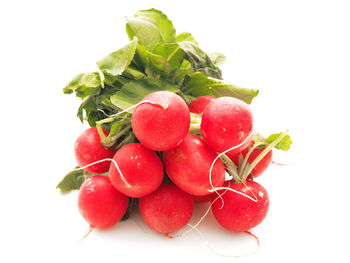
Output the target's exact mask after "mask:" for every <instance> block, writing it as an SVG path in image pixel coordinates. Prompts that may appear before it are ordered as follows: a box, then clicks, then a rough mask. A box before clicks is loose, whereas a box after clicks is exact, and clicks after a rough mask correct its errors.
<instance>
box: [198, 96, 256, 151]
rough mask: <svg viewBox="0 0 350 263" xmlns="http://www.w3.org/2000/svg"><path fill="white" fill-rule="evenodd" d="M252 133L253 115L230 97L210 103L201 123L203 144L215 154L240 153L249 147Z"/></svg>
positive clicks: (239, 101)
mask: <svg viewBox="0 0 350 263" xmlns="http://www.w3.org/2000/svg"><path fill="white" fill-rule="evenodd" d="M252 131H253V115H252V113H251V111H250V109H249V107H248V105H247V104H246V103H245V102H243V101H241V100H238V99H235V98H232V97H221V98H218V99H216V100H213V101H211V102H210V103H209V104H208V106H207V107H206V108H205V110H204V112H203V116H202V122H201V132H202V136H203V140H204V142H205V143H206V144H207V145H208V146H209V147H210V148H211V149H212V150H214V151H216V152H224V151H226V150H228V149H230V148H232V147H235V146H238V147H237V148H236V149H232V150H231V151H230V152H240V151H241V150H242V149H244V148H246V147H247V146H248V145H249V142H250V139H251V135H252Z"/></svg>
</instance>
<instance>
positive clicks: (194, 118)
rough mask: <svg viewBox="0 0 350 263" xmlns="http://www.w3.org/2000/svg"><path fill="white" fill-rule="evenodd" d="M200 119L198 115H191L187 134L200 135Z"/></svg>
mask: <svg viewBox="0 0 350 263" xmlns="http://www.w3.org/2000/svg"><path fill="white" fill-rule="evenodd" d="M201 122H202V117H201V116H200V115H199V114H196V113H191V124H190V130H189V133H191V134H200V133H201Z"/></svg>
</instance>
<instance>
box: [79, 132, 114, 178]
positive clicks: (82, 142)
mask: <svg viewBox="0 0 350 263" xmlns="http://www.w3.org/2000/svg"><path fill="white" fill-rule="evenodd" d="M102 131H103V133H104V134H105V135H106V136H107V135H108V131H106V130H104V129H103V130H102ZM74 150H75V157H76V159H77V162H78V165H79V166H80V167H83V166H86V165H88V164H91V163H94V162H96V161H99V160H102V159H111V158H112V157H113V155H114V153H115V150H114V148H113V147H110V148H106V147H105V146H103V144H102V143H101V138H100V135H99V133H98V131H97V128H96V127H92V128H89V129H87V130H85V131H84V132H83V133H82V134H81V135H80V136H79V137H78V139H77V140H76V142H75V145H74ZM109 166H110V161H105V162H101V163H96V164H94V165H91V166H88V167H86V168H85V169H84V170H86V171H88V172H90V173H94V174H101V173H106V172H108V169H109Z"/></svg>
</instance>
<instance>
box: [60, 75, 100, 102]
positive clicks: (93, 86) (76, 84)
mask: <svg viewBox="0 0 350 263" xmlns="http://www.w3.org/2000/svg"><path fill="white" fill-rule="evenodd" d="M100 88H101V79H100V75H99V74H98V72H92V73H85V74H84V73H82V74H79V75H77V76H76V77H75V78H74V79H73V80H72V81H71V82H69V83H68V85H67V86H66V87H64V88H63V92H64V93H65V94H72V93H73V92H75V93H76V96H77V97H79V98H81V99H84V98H86V97H87V96H89V95H92V94H95V93H98V92H99V91H100Z"/></svg>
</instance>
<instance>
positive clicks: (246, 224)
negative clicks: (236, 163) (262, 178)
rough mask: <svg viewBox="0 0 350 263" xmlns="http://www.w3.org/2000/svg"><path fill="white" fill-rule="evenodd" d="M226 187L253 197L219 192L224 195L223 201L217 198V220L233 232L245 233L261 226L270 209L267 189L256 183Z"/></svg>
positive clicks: (213, 206)
mask: <svg viewBox="0 0 350 263" xmlns="http://www.w3.org/2000/svg"><path fill="white" fill-rule="evenodd" d="M225 186H226V187H228V188H230V189H233V190H235V191H238V192H241V193H244V194H246V195H248V196H251V198H252V199H249V198H247V197H245V196H242V195H240V194H237V193H235V192H232V191H227V190H219V191H218V192H219V194H223V192H225V193H224V194H223V195H222V196H221V197H222V201H223V202H221V199H220V198H217V196H216V197H215V198H217V199H216V201H214V203H213V204H212V212H213V215H214V216H215V218H216V220H217V221H218V223H219V224H220V225H222V226H223V227H224V228H226V229H228V230H230V231H233V232H244V231H248V230H249V229H251V228H253V227H255V226H257V225H258V224H260V223H261V222H262V221H263V220H264V218H265V216H266V214H267V211H268V209H269V203H270V201H269V196H268V194H267V192H266V190H265V188H264V187H263V186H262V185H260V184H258V183H257V182H254V181H246V182H245V183H244V184H243V183H225Z"/></svg>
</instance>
